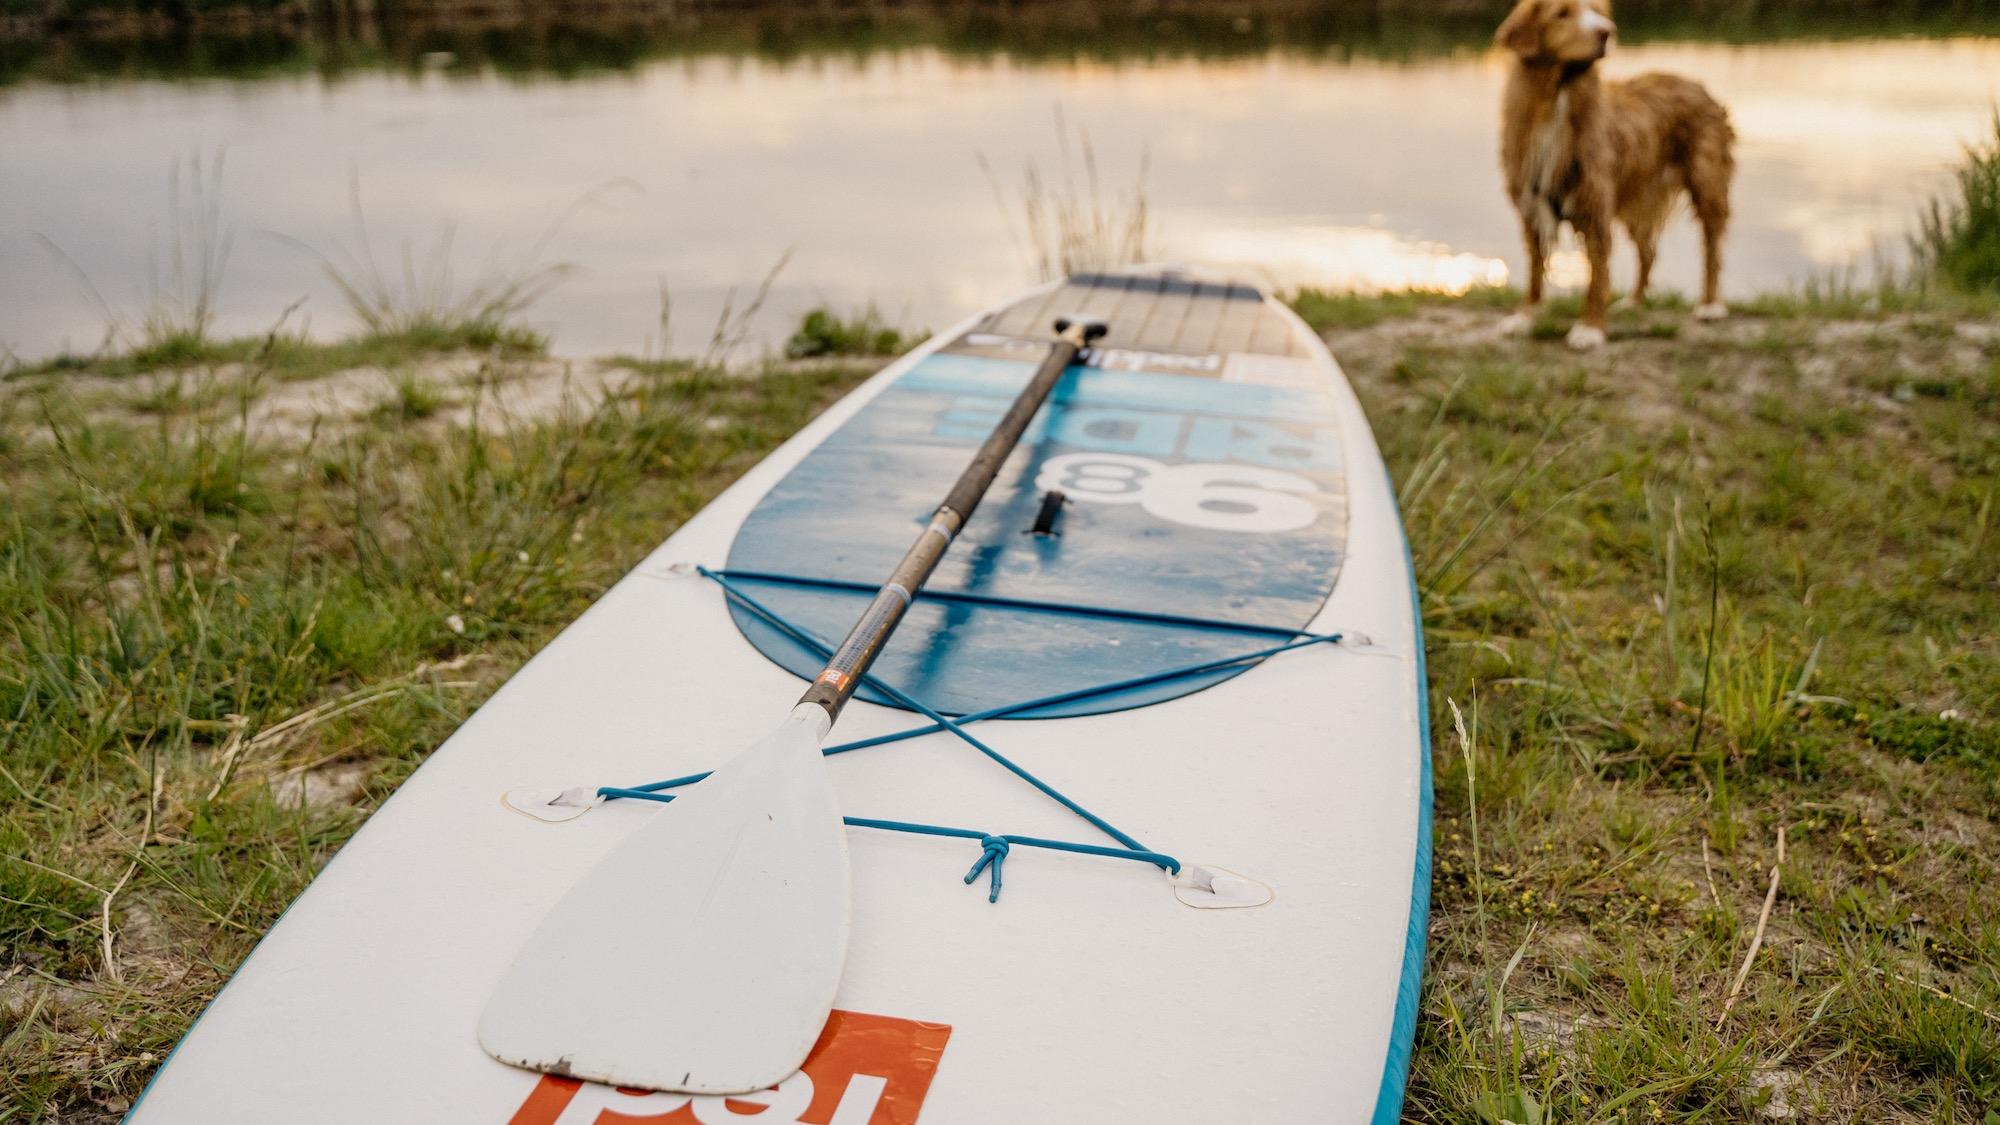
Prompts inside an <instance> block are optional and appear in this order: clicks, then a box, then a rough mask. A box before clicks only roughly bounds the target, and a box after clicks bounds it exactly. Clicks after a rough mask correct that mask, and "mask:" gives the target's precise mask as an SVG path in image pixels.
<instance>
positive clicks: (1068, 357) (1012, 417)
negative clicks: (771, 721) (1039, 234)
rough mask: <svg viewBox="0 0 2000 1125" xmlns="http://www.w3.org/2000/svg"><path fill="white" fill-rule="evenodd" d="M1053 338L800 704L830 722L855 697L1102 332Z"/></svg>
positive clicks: (1062, 331)
mask: <svg viewBox="0 0 2000 1125" xmlns="http://www.w3.org/2000/svg"><path fill="white" fill-rule="evenodd" d="M1056 332H1057V336H1056V339H1055V341H1054V342H1053V343H1051V344H1050V345H1049V354H1048V356H1047V357H1046V358H1044V359H1043V360H1042V365H1041V366H1040V367H1038V368H1036V369H1035V374H1034V377H1033V378H1030V379H1029V380H1028V385H1027V386H1025V387H1022V388H1021V393H1020V394H1019V395H1017V396H1015V398H1014V404H1013V405H1012V406H1009V407H1008V408H1007V413H1006V414H1005V415H1004V416H1002V417H1001V419H1000V422H999V424H998V425H996V426H994V427H993V432H992V433H990V434H988V435H987V436H986V442H985V444H983V445H981V446H980V447H979V452H978V453H976V454H974V455H973V457H972V461H971V463H970V464H968V465H966V467H965V471H964V472H963V473H960V474H959V477H958V483H957V484H954V485H952V487H951V493H950V495H948V496H946V497H945V499H944V503H942V504H940V505H938V508H937V511H936V512H934V513H932V515H931V522H930V524H929V525H928V526H926V527H925V528H924V531H923V534H921V535H919V536H917V541H916V542H915V543H913V544H911V545H910V549H909V551H908V552H907V553H906V554H904V555H903V561H902V562H899V563H897V564H896V569H895V572H894V573H892V574H890V575H889V580H888V581H887V582H885V583H883V584H882V588H881V589H879V590H877V591H876V592H875V597H874V600H872V601H870V602H869V603H868V608H867V609H866V610H865V611H863V612H862V614H861V619H860V620H859V621H856V622H855V623H854V628H853V630H852V631H850V632H849V633H848V634H847V639H846V640H845V641H842V642H841V643H840V648H838V649H836V650H835V651H834V654H833V659H831V660H829V661H827V664H826V670H825V671H822V672H821V673H820V674H819V676H818V677H817V678H816V679H814V680H813V684H812V687H810V688H808V689H806V693H805V694H804V695H802V696H800V697H799V702H800V703H817V704H818V705H820V706H821V707H824V708H825V709H826V714H827V718H828V720H829V721H831V720H833V719H836V718H839V717H840V709H841V708H843V707H845V706H847V701H848V699H849V698H850V697H852V696H853V695H854V689H855V688H857V687H859V686H860V685H861V677H862V676H864V675H866V674H867V672H868V666H869V665H871V664H873V663H875V657H876V656H877V655H879V654H880V653H881V651H882V646H883V645H885V644H887V643H888V641H889V634H891V633H893V632H895V631H896V626H897V625H899V624H901V623H902V620H903V614H904V613H905V612H906V611H907V610H908V609H909V608H910V599H911V598H912V597H914V596H915V595H916V592H917V591H918V590H920V589H922V588H923V585H924V583H925V582H926V581H927V580H929V578H930V576H931V572H932V571H934V570H936V569H937V564H938V560H940V559H942V558H944V553H945V551H946V550H948V549H950V547H951V544H952V540H954V539H956V538H958V533H959V531H960V529H962V528H964V527H965V523H966V521H967V520H969V519H971V518H972V513H973V510H974V509H976V508H978V507H979V500H980V498H981V497H983V496H985V495H986V490H987V489H988V488H991V487H992V486H993V478H994V477H996V476H998V475H999V474H1000V466H1001V465H1002V464H1004V463H1005V462H1006V460H1007V455H1008V454H1010V453H1012V452H1013V451H1014V446H1015V445H1017V444H1019V443H1020V440H1021V435H1022V434H1023V433H1025V432H1026V431H1027V429H1028V423H1029V422H1031V421H1033V420H1034V417H1035V412H1036V411H1038V410H1040V409H1041V407H1042V403H1043V401H1044V400H1046V399H1047V398H1048V397H1049V392H1050V391H1052V390H1054V389H1055V385H1056V380H1058V379H1060V378H1062V375H1063V372H1065V371H1067V370H1069V365H1070V364H1071V363H1074V362H1075V361H1076V356H1077V353H1078V352H1080V351H1082V350H1083V348H1084V346H1085V345H1086V344H1088V343H1089V342H1090V341H1091V340H1094V339H1096V338H1098V337H1099V336H1102V335H1103V334H1104V323H1103V322H1102V321H1098V320H1091V319H1086V318H1082V317H1077V318H1072V319H1064V320H1059V321H1057V322H1056Z"/></svg>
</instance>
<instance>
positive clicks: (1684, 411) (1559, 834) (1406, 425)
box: [1300, 290, 2000, 1123]
mask: <svg viewBox="0 0 2000 1125" xmlns="http://www.w3.org/2000/svg"><path fill="white" fill-rule="evenodd" d="M1905 299H1906V302H1907V303H1908V304H1910V305H1913V306H1921V305H1925V304H1926V302H1925V301H1924V300H1923V299H1921V298H1918V297H1915V296H1908V295H1906V298H1905ZM1968 300H1973V299H1970V298H1962V297H1948V296H1945V295H1941V294H1940V295H1937V296H1936V297H1935V299H1934V302H1932V304H1931V307H1928V308H1924V309H1920V310H1918V311H1899V312H1883V311H1881V310H1880V309H1879V307H1878V308H1877V309H1876V310H1875V311H1873V312H1869V313H1866V314H1864V313H1862V312H1861V310H1860V308H1859V307H1857V306H1862V305H1866V304H1868V303H1869V301H1870V298H1869V297H1867V296H1864V295H1860V294H1853V293H1845V294H1843V293H1838V292H1834V291H1827V290H1822V291H1820V292H1818V293H1816V294H1815V293H1801V294H1792V295H1787V296H1784V297H1782V298H1772V299H1769V300H1767V301H1764V302H1760V303H1759V304H1761V305H1762V306H1763V307H1764V311H1765V312H1766V313H1768V314H1773V315H1759V316H1748V317H1741V318H1739V319H1737V320H1735V321H1732V322H1728V323H1726V324H1724V325H1722V326H1720V327H1717V328H1709V327H1707V326H1702V325H1694V324H1691V323H1688V322H1687V321H1686V319H1685V316H1684V314H1681V313H1678V312H1672V311H1669V312H1663V313H1651V314H1637V315H1627V316H1625V317H1622V318H1620V319H1619V320H1617V321H1615V322H1614V325H1613V328H1614V333H1613V335H1614V340H1615V341H1616V342H1615V343H1614V345H1613V346H1612V347H1611V348H1610V349H1608V350H1607V351H1606V352H1604V353H1603V354H1601V355H1598V356H1593V357H1589V358H1584V359H1579V358H1576V357H1574V356H1572V355H1570V354H1568V353H1567V352H1566V351H1564V350H1563V349H1562V348H1561V346H1560V344H1559V343H1555V342H1535V341H1531V342H1527V343H1517V342H1512V341H1507V342H1500V341H1496V340H1493V339H1491V338H1490V337H1489V336H1485V335H1484V334H1485V333H1486V332H1488V331H1490V327H1491V324H1492V321H1493V319H1494V317H1495V314H1494V313H1493V312H1490V311H1487V309H1486V308H1485V307H1484V306H1489V305H1492V304H1498V303H1503V302H1504V295H1498V294H1496V295H1495V296H1494V297H1493V298H1486V297H1475V298H1474V299H1472V300H1470V301H1453V300H1449V299H1443V298H1410V297H1397V298H1390V299H1387V300H1384V301H1379V302H1369V301H1361V300H1352V299H1347V300H1340V299H1332V300H1329V299H1326V298H1321V297H1311V298H1309V299H1307V300H1303V301H1301V302H1300V305H1301V309H1302V311H1303V312H1305V313H1306V315H1308V316H1310V317H1314V318H1315V319H1317V320H1318V321H1319V322H1320V323H1321V324H1323V325H1325V326H1327V328H1328V336H1329V340H1330V342H1331V344H1332V346H1333V350H1334V351H1335V353H1336V354H1337V355H1340V356H1341V357H1342V359H1343V362H1344V363H1345V364H1346V366H1347V368H1348V371H1349V373H1350V375H1351V376H1352V377H1353V378H1354V380H1355V382H1356V383H1357V386H1358V389H1359V390H1360V392H1361V395H1362V397H1363V399H1364V401H1365V402H1366V404H1367V406H1368V408H1369V413H1370V416H1371V418H1372V419H1373V420H1374V422H1375V426H1376V429H1377V433H1378V435H1379V437H1380V439H1381V441H1382V443H1383V446H1384V450H1385V453H1386V455H1387V457H1388V459H1389V462H1390V465H1391V467H1392V470H1393V471H1394V473H1395V476H1396V479H1397V480H1398V481H1399V482H1400V488H1401V493H1402V497H1401V498H1402V502H1403V507H1404V512H1405V515H1406V518H1407V520H1408V523H1409V530H1410V533H1411V536H1412V539H1413V541H1414V543H1415V548H1416V558H1417V566H1418V573H1419V582H1420V585H1421V587H1422V589H1423V592H1424V613H1425V626H1426V631H1427V635H1428V641H1429V645H1428V647H1429V652H1430V658H1431V677H1432V699H1433V703H1434V708H1435V711H1436V714H1437V717H1438V722H1437V726H1436V730H1435V735H1436V739H1437V747H1438V752H1437V756H1436V759H1435V767H1436V771H1437V801H1436V816H1437V833H1436V839H1435V846H1436V849H1437V866H1436V879H1435V882H1434V885H1433V894H1434V896H1435V900H1434V908H1433V915H1432V925H1431V952H1430V964H1429V973H1430V976H1429V980H1428V983H1427V987H1426V991H1425V998H1424V1008H1423V1012H1424V1019H1423V1022H1422V1024H1421V1027H1420V1033H1419V1034H1420V1039H1419V1044H1418V1051H1417V1056H1416V1064H1415V1070H1414V1075H1413V1085H1412V1090H1411V1101H1410V1108H1409V1116H1410V1117H1411V1118H1412V1119H1414V1120H1418V1121H1427V1122H1461V1121H1468V1120H1478V1121H1485V1122H1489V1123H1497V1122H1499V1121H1501V1120H1511V1121H1516V1122H1531V1121H1532V1122H1543V1121H1631V1122H1651V1121H1696V1120H1699V1121H1739V1120H1740V1121H1755V1120H1764V1119H1768V1118H1778V1119H1798V1120H1814V1121H1871V1122H1880V1121H1910V1122H1917V1121H1923V1122H1935V1121H1951V1122H1975V1123H1977V1122H1989V1121H1992V1120H1995V1118H1993V1117H1989V1116H1988V1113H1989V1112H1990V1111H1996V1110H2000V899H1996V897H1995V896H1994V895H1993V894H1992V892H1991V886H1992V883H1993V880H1994V878H1995V875H1996V874H2000V871H1996V868H2000V860H1996V858H1995V857H1996V856H2000V819H1996V816H1995V811H1994V810H1995V807H1996V799H1997V798H2000V549H1996V548H2000V543H1996V531H1995V527H1994V524H1995V518H1996V499H2000V495H1997V494H2000V484H1996V481H2000V359H1996V357H2000V335H1996V334H1995V333H1994V331H1993V330H1992V328H1991V324H1992V320H1991V319H1990V315H1989V316H1979V317H1968V316H1965V315H1964V313H1965V312H1966V311H1967V310H1968V309H1969V308H1980V307H1984V308H1985V311H1986V312H1987V313H1989V314H1990V312H1991V309H1990V303H1988V304H1987V305H1985V306H1981V305H1979V304H1978V303H1977V302H1975V303H1974V305H1972V306H1968V305H1966V304H1965V302H1966V301H1968ZM1874 303H1875V304H1876V305H1877V306H1879V304H1880V295H1877V296H1876V297H1875V298H1874ZM1454 704H1455V705H1456V707H1457V708H1458V709H1459V710H1460V711H1462V712H1463V715H1464V723H1465V725H1464V729H1463V734H1462V735H1461V734H1460V733H1459V731H1457V730H1456V729H1455V728H1454V723H1453V718H1454V711H1453V710H1452V706H1453V705H1454ZM1781 832H1782V833H1783V834H1784V835H1785V839H1786V850H1785V860H1784V863H1783V864H1782V865H1781V866H1780V867H1779V871H1778V875H1777V877H1776V881H1775V886H1776V891H1775V895H1774V898H1773V899H1772V906H1771V908H1770V913H1769V918H1768V923H1767V925H1766V927H1765V929H1764V932H1763V937H1762V940H1761V943H1760V945H1759V947H1758V952H1757V954H1756V956H1755V958H1754V960H1752V961H1751V962H1750V965H1749V970H1748V972H1747V975H1745V976H1744V978H1743V983H1742V989H1741V994H1740V996H1739V997H1738V998H1737V999H1736V1001H1735V1002H1734V1004H1733V1006H1731V1005H1730V1004H1729V1002H1728V1000H1727V997H1728V994H1729V991H1730V988H1731V984H1732V981H1733V980H1734V978H1735V977H1736V975H1737V973H1738V972H1739V970H1740V968H1741V966H1742V965H1743V963H1744V961H1745V958H1746V954H1747V952H1748V950H1749V947H1750V945H1751V942H1752V935H1753V933H1755V931H1756V930H1757V928H1758V918H1759V915H1760V913H1762V911H1763V910H1764V903H1765V896H1766V894H1767V891H1768V890H1769V888H1770V887H1771V886H1772V885H1773V882H1772V876H1771V870H1772V867H1773V865H1774V861H1775V859H1776V854H1777V840H1778V837H1779V835H1780V833H1781ZM1783 1115H1791V1116H1790V1117H1784V1116H1783Z"/></svg>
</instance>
